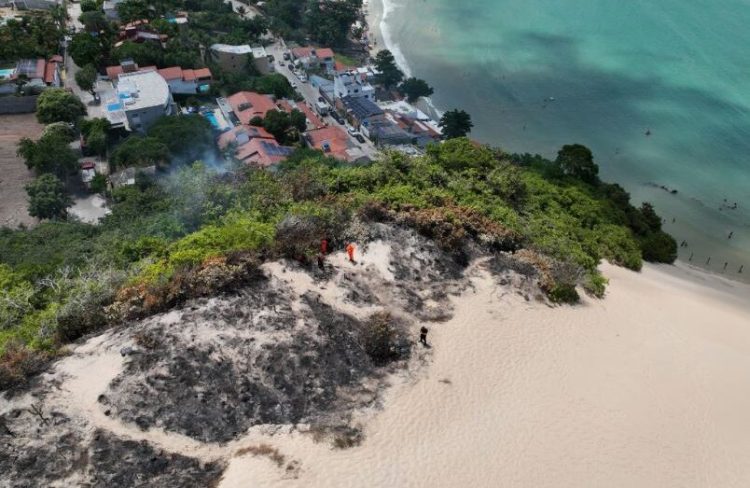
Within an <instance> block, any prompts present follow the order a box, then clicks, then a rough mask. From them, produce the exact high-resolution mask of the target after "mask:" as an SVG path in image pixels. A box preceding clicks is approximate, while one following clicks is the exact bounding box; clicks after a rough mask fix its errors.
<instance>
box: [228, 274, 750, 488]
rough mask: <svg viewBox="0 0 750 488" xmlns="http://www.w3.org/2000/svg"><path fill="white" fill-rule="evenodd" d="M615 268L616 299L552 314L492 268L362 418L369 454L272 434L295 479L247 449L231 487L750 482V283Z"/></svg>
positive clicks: (232, 470) (363, 448)
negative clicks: (502, 283) (412, 366)
mask: <svg viewBox="0 0 750 488" xmlns="http://www.w3.org/2000/svg"><path fill="white" fill-rule="evenodd" d="M604 271H605V274H606V275H607V276H608V277H609V278H610V280H611V286H610V288H609V293H608V294H607V297H606V299H605V300H590V299H586V300H585V302H584V304H583V305H581V306H577V307H556V308H550V307H548V306H546V305H543V304H539V303H533V302H527V301H525V300H524V299H523V298H522V297H519V296H518V295H517V294H515V293H513V292H511V291H509V290H508V289H506V288H499V287H497V286H496V285H495V283H494V281H493V280H492V278H490V277H489V276H488V275H487V274H486V273H485V272H483V271H482V270H481V267H479V269H477V270H476V273H475V278H474V280H473V283H474V291H470V292H468V293H467V294H465V295H464V296H462V297H460V298H459V299H456V300H455V305H456V310H455V315H454V318H453V319H452V320H450V321H449V322H447V323H443V324H439V325H435V326H432V327H431V331H430V335H429V339H430V342H431V343H432V346H433V347H432V357H431V359H430V360H429V362H428V364H426V365H425V366H424V367H423V368H422V369H421V370H420V371H419V372H418V373H417V377H416V378H414V377H411V378H410V379H406V380H400V381H399V380H397V381H396V383H397V384H396V385H395V386H394V387H393V388H391V389H390V390H389V391H388V393H387V395H386V399H385V401H384V405H383V409H382V410H378V411H372V412H368V413H366V414H365V415H363V418H362V423H363V425H364V432H365V440H364V442H363V443H362V445H360V446H359V447H355V448H351V449H345V450H336V449H332V448H331V447H330V445H329V444H327V443H317V444H316V443H315V442H313V440H312V439H311V436H309V435H304V434H299V433H293V434H284V435H275V436H273V437H264V436H258V439H257V440H258V442H261V441H262V442H266V443H268V444H270V445H272V446H273V447H276V448H277V449H278V450H279V452H280V453H281V454H282V455H284V456H286V458H287V459H294V460H296V461H297V462H299V463H300V469H299V471H298V472H297V473H296V474H295V476H296V477H292V476H288V475H287V474H286V473H284V472H283V470H279V468H278V467H277V466H276V465H275V464H273V463H272V462H271V461H270V460H269V459H267V458H264V457H252V456H241V457H235V458H233V459H232V461H231V463H230V465H229V468H228V469H227V471H226V472H225V475H224V478H223V480H222V483H221V485H220V486H221V487H222V488H230V487H246V486H259V487H260V486H263V487H267V486H283V487H296V486H300V487H337V486H341V487H354V486H356V487H396V486H398V487H495V486H506V487H507V486H523V487H532V486H533V487H547V486H548V487H602V486H607V487H671V486H674V487H678V486H679V487H708V486H721V487H735V486H736V487H746V486H750V455H748V453H750V414H748V412H750V288H748V287H746V286H744V285H738V284H734V283H731V282H726V281H722V280H721V279H720V278H718V277H712V276H707V275H704V274H699V273H698V274H696V273H694V272H692V271H688V270H685V269H679V268H675V267H655V266H647V267H645V269H644V270H643V272H641V273H633V272H630V271H627V270H623V269H620V268H616V267H613V266H608V265H605V266H604ZM689 275H693V276H689ZM701 281H702V282H701ZM252 437H254V436H253V435H252V434H251V435H250V436H249V438H252ZM248 440H249V439H248Z"/></svg>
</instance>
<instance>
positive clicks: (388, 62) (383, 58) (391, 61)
mask: <svg viewBox="0 0 750 488" xmlns="http://www.w3.org/2000/svg"><path fill="white" fill-rule="evenodd" d="M375 68H377V70H378V71H379V72H380V74H379V75H378V78H377V80H378V83H380V84H382V85H383V86H385V87H386V88H392V87H394V86H396V85H398V84H399V83H400V82H401V80H403V79H404V73H403V72H402V71H401V69H399V67H398V66H397V65H396V58H394V57H393V53H392V52H390V51H389V50H387V49H383V50H382V51H378V54H377V55H376V56H375Z"/></svg>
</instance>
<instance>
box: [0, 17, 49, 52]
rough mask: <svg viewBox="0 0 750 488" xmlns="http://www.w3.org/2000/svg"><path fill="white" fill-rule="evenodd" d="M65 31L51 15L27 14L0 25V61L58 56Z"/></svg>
mask: <svg viewBox="0 0 750 488" xmlns="http://www.w3.org/2000/svg"><path fill="white" fill-rule="evenodd" d="M62 37H63V29H62V28H61V27H60V25H59V24H58V23H57V22H56V21H55V19H53V17H52V16H51V15H49V14H46V13H44V14H40V13H37V12H34V13H33V14H32V13H28V14H27V13H25V14H24V15H23V16H22V17H21V18H20V19H18V20H16V19H9V20H8V21H7V22H6V23H5V24H4V25H0V59H1V60H4V61H15V60H17V59H20V58H36V57H42V58H48V57H50V56H52V55H53V54H57V52H58V50H59V49H60V41H61V40H62Z"/></svg>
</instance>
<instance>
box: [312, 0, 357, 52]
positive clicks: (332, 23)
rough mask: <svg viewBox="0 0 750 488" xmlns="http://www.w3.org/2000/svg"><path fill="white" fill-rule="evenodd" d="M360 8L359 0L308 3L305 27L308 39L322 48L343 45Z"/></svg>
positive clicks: (324, 0)
mask: <svg viewBox="0 0 750 488" xmlns="http://www.w3.org/2000/svg"><path fill="white" fill-rule="evenodd" d="M361 8H362V2H361V0H311V1H309V2H308V5H307V11H306V16H305V25H306V26H307V30H308V32H309V33H310V37H311V38H312V39H313V40H314V41H315V42H318V43H320V44H322V45H324V46H333V47H336V46H342V45H344V44H345V43H346V41H347V36H348V34H349V31H350V29H351V26H352V24H353V23H354V21H355V20H357V16H358V14H359V10H360V9H361Z"/></svg>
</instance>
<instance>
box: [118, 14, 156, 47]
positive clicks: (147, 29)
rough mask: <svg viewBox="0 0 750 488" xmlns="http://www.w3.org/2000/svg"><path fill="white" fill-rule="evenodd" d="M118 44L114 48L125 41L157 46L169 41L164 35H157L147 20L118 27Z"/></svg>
mask: <svg viewBox="0 0 750 488" xmlns="http://www.w3.org/2000/svg"><path fill="white" fill-rule="evenodd" d="M117 39H118V42H116V43H115V47H119V46H121V45H122V44H123V43H124V42H125V41H130V42H136V43H139V44H141V43H144V42H152V43H154V44H158V45H159V46H164V44H165V43H166V42H167V40H168V39H169V36H167V35H166V34H159V33H158V32H156V29H154V28H153V27H151V25H150V24H149V21H148V19H143V20H134V21H133V22H129V23H127V24H125V25H123V26H121V27H120V30H119V32H118V34H117Z"/></svg>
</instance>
